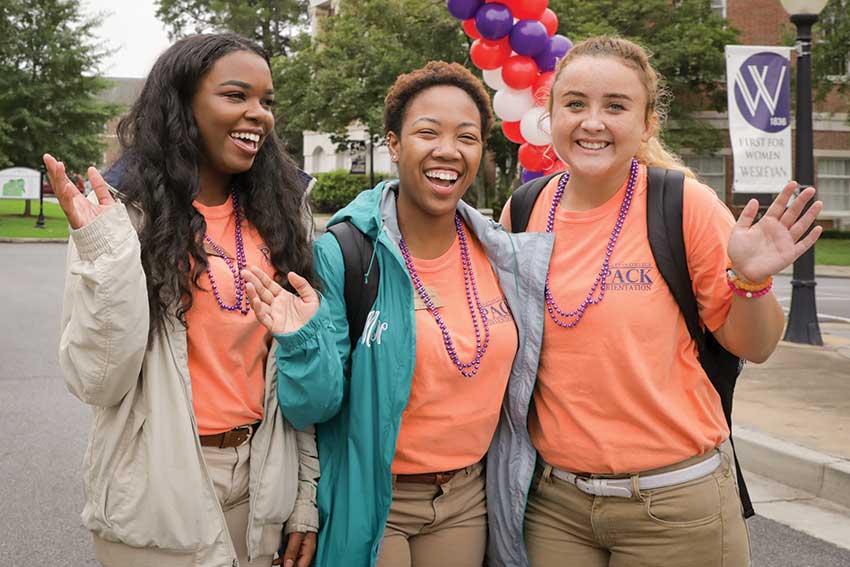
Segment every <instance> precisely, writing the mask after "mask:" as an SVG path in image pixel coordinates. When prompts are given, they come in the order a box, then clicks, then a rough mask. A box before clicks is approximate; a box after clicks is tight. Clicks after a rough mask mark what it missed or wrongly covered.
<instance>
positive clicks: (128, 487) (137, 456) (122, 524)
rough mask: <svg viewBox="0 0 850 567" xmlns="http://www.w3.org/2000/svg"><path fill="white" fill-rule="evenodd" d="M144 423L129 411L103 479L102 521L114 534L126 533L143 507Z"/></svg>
mask: <svg viewBox="0 0 850 567" xmlns="http://www.w3.org/2000/svg"><path fill="white" fill-rule="evenodd" d="M145 421H146V416H145V415H144V414H142V413H140V412H138V411H136V410H135V409H133V410H131V419H130V420H129V421H128V426H127V428H126V429H125V431H124V432H123V433H124V435H123V436H122V439H121V441H120V443H119V444H118V446H117V448H116V450H115V453H114V456H113V459H112V461H113V463H114V465H113V467H112V469H111V470H110V471H109V475H108V476H107V478H106V479H105V483H104V487H103V496H102V500H101V502H102V505H103V519H104V522H105V523H106V524H107V525H110V526H112V527H113V529H114V530H115V533H116V535H121V534H122V533H123V532H125V531H129V529H128V527H129V526H130V525H132V524H133V523H134V522H133V520H134V518H138V515H139V511H140V508H141V507H142V504H143V498H144V495H145V492H146V490H145V488H146V486H147V475H146V473H147V469H148V455H147V451H146V450H145V447H144V443H143V440H142V436H143V434H144V425H145ZM122 539H123V538H122Z"/></svg>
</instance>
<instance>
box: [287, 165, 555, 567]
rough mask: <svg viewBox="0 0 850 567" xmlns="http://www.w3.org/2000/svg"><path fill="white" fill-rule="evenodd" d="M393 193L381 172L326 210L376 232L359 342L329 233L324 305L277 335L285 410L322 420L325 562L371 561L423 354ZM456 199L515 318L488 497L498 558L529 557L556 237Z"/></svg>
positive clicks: (304, 419) (359, 566) (353, 565)
mask: <svg viewBox="0 0 850 567" xmlns="http://www.w3.org/2000/svg"><path fill="white" fill-rule="evenodd" d="M395 195H396V194H395V191H394V190H393V189H392V188H391V186H390V184H385V183H383V182H382V183H380V184H379V185H378V186H376V187H375V188H374V189H372V190H370V191H364V192H363V193H361V194H360V195H359V196H358V197H357V198H356V199H355V200H354V201H353V202H352V203H351V204H349V205H348V206H347V207H345V208H344V209H342V210H341V211H339V212H338V213H337V214H336V215H334V217H333V218H332V219H331V220H330V222H329V224H335V223H338V222H342V221H345V220H350V221H351V222H352V223H354V225H355V226H357V228H359V229H360V230H361V231H362V232H363V233H364V234H366V235H367V236H368V237H369V238H370V239H371V240H372V241H373V243H374V254H373V259H372V261H373V262H377V264H378V265H379V266H380V278H381V280H380V285H379V288H378V296H377V298H376V300H375V303H374V305H373V307H372V311H371V313H370V315H369V318H368V321H367V323H366V326H365V328H364V330H363V333H362V336H361V338H360V339H359V340H358V342H357V344H356V345H355V348H354V349H353V352H351V345H350V344H349V338H348V322H347V319H346V309H345V299H344V296H343V287H344V264H343V258H342V253H341V251H340V249H339V245H338V244H337V241H336V239H335V238H334V237H333V235H331V234H326V235H324V236H322V237H321V238H319V239H318V240H317V241H316V243H315V245H314V256H315V265H316V270H317V273H318V275H319V277H320V278H321V281H322V286H323V290H322V292H323V297H322V305H321V307H320V309H319V312H318V313H317V314H316V315H315V316H314V317H313V319H312V320H311V321H310V322H309V323H308V324H307V325H305V327H304V328H302V329H301V330H299V331H297V332H295V333H292V334H290V335H284V336H277V337H276V338H277V340H278V341H280V342H281V344H282V345H283V346H284V347H286V348H282V349H278V352H279V353H280V354H279V360H278V372H279V377H278V399H279V401H280V405H281V408H282V410H283V415H285V416H286V417H287V419H289V420H290V421H291V422H292V423H293V425H295V427H296V428H299V429H300V428H303V427H305V426H308V425H310V424H313V423H317V424H318V425H317V426H316V435H317V441H318V449H319V461H320V465H321V478H320V480H319V486H318V506H319V525H320V528H319V541H318V550H317V551H316V557H315V565H316V566H317V567H341V566H346V567H372V566H373V565H375V563H376V560H377V556H378V552H379V551H380V546H381V542H382V537H383V532H384V525H385V523H386V520H387V515H388V514H389V509H390V503H391V501H392V474H391V470H390V467H391V464H392V462H393V456H394V454H395V446H396V438H397V436H398V431H399V425H400V423H401V415H402V412H403V411H404V409H405V407H406V406H407V401H408V397H409V395H410V383H411V378H412V376H413V366H414V362H415V359H416V324H415V319H414V307H413V293H414V292H413V286H412V284H411V282H410V277H409V275H408V273H407V269H406V268H405V265H404V260H403V258H402V256H401V252H400V251H399V247H398V242H399V239H400V232H399V229H398V223H397V220H396V208H395ZM458 211H459V213H460V214H461V216H462V217H463V219H464V221H465V222H466V225H467V226H468V227H469V228H470V230H471V231H472V232H473V233H474V234H475V236H476V237H477V238H478V240H479V241H480V242H481V243H482V245H483V247H484V249H485V250H486V252H487V256H488V259H489V260H490V263H491V265H492V267H493V269H494V272H495V273H496V276H497V277H498V278H499V281H500V284H501V286H502V291H503V293H504V294H505V298H506V300H507V302H508V305H509V306H510V308H511V311H512V312H513V315H514V320H515V321H516V324H517V330H518V339H519V343H518V344H519V349H518V353H517V356H516V358H515V360H514V365H513V369H512V371H511V377H510V381H509V384H508V393H507V395H506V397H505V406H504V407H503V411H502V417H501V419H500V423H499V426H498V429H497V437H496V438H494V440H493V444H492V445H491V449H490V451H489V453H488V457H487V499H488V503H487V508H488V521H489V529H490V541H491V545H490V548H489V551H488V554H489V561H490V563H491V565H501V564H504V565H519V564H521V563H523V562H524V561H523V559H522V558H525V546H524V544H523V542H522V522H523V515H524V512H525V497H526V495H527V492H528V488H529V486H530V483H531V475H532V473H533V468H534V461H535V453H534V450H533V447H532V446H531V442H530V441H529V440H528V433H527V430H526V427H525V418H526V417H527V413H528V406H529V404H530V401H531V392H532V390H533V388H534V380H535V378H536V374H537V362H538V358H539V355H540V345H541V341H542V334H543V313H544V312H543V301H542V298H543V291H544V284H545V278H546V271H547V269H548V265H549V256H550V254H551V251H552V243H553V238H552V235H550V234H544V233H524V234H511V233H508V232H507V231H505V230H504V229H503V228H502V227H501V225H499V224H498V223H496V222H494V221H492V220H490V219H487V218H485V217H484V216H482V215H481V214H480V213H478V212H477V211H476V210H475V209H473V208H472V207H470V206H468V205H466V204H465V203H463V202H462V201H461V202H460V203H458ZM520 251H521V253H520ZM365 277H369V274H368V273H367V274H366V276H365ZM294 347H300V348H294ZM349 353H350V354H351V356H350V358H349ZM494 448H497V450H496V451H494ZM494 539H495V540H496V542H497V543H496V544H495V545H494V543H493V542H494ZM525 562H527V560H525Z"/></svg>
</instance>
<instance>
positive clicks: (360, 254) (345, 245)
mask: <svg viewBox="0 0 850 567" xmlns="http://www.w3.org/2000/svg"><path fill="white" fill-rule="evenodd" d="M328 232H330V233H331V234H333V235H334V238H336V240H337V242H338V243H339V248H340V250H341V251H342V258H343V262H344V264H345V288H344V290H343V295H344V297H345V313H346V318H347V319H348V338H349V341H350V344H351V350H352V351H353V350H354V347H355V346H356V345H357V341H358V340H359V339H360V336H361V335H362V334H363V328H364V327H365V326H366V319H367V318H368V316H369V311H371V310H372V306H373V305H374V304H375V298H377V297H378V284H379V282H380V280H381V271H380V267H379V265H378V262H377V261H373V258H372V256H373V251H374V247H373V245H372V241H371V240H369V237H368V236H366V235H365V234H363V233H362V232H360V230H359V229H358V228H357V227H356V226H354V225H353V224H352V223H351V222H350V221H345V222H341V223H337V224H334V225H332V226H330V227H328Z"/></svg>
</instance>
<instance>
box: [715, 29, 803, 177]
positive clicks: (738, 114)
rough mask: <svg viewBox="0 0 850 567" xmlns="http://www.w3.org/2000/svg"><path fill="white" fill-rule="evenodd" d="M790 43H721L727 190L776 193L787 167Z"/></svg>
mask: <svg viewBox="0 0 850 567" xmlns="http://www.w3.org/2000/svg"><path fill="white" fill-rule="evenodd" d="M790 74H791V48H790V47H758V46H752V45H727V46H726V88H727V91H728V96H729V137H730V139H731V142H732V158H733V162H734V171H735V179H734V182H733V185H732V191H735V192H739V193H778V192H779V191H780V190H781V189H782V187H784V186H785V184H786V183H788V181H790V180H791V178H792V176H793V171H792V169H791V78H790Z"/></svg>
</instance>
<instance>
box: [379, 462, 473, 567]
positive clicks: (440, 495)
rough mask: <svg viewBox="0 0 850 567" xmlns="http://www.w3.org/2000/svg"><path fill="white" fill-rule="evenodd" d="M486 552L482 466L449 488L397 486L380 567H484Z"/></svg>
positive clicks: (454, 480) (453, 481)
mask: <svg viewBox="0 0 850 567" xmlns="http://www.w3.org/2000/svg"><path fill="white" fill-rule="evenodd" d="M486 546H487V505H486V500H485V494H484V476H483V466H482V465H481V464H480V463H476V464H474V465H472V466H469V467H467V468H466V469H464V470H463V471H462V472H459V473H457V474H456V475H455V476H454V477H453V478H452V479H451V480H449V481H448V482H446V483H444V484H442V485H439V486H435V485H431V484H418V483H403V482H398V483H396V482H395V481H394V482H393V501H392V504H391V505H390V514H389V517H388V518H387V526H386V528H385V529H384V541H383V544H382V546H381V551H380V553H379V554H378V564H377V567H449V566H451V567H481V565H482V563H483V562H484V551H485V548H486Z"/></svg>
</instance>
